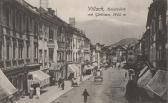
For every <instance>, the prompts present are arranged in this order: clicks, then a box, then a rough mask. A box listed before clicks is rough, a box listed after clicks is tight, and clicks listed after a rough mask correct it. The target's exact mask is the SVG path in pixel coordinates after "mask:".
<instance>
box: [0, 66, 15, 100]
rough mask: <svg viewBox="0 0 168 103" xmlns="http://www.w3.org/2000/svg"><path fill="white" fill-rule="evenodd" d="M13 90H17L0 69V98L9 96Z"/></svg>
mask: <svg viewBox="0 0 168 103" xmlns="http://www.w3.org/2000/svg"><path fill="white" fill-rule="evenodd" d="M15 92H17V89H16V88H15V87H14V86H13V85H12V83H11V82H10V81H9V80H8V78H7V77H6V76H5V74H4V73H3V72H2V70H1V69H0V100H2V99H4V98H6V97H8V96H11V95H12V94H14V93H15Z"/></svg>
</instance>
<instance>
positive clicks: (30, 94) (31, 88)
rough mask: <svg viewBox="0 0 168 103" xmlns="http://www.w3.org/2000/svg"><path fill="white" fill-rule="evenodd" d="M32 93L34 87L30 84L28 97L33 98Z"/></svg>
mask: <svg viewBox="0 0 168 103" xmlns="http://www.w3.org/2000/svg"><path fill="white" fill-rule="evenodd" d="M33 93H34V88H33V85H31V86H30V93H29V98H30V99H32V98H33Z"/></svg>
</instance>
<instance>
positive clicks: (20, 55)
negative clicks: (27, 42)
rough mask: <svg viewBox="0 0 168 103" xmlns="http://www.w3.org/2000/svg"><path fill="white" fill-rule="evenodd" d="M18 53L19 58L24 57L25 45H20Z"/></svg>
mask: <svg viewBox="0 0 168 103" xmlns="http://www.w3.org/2000/svg"><path fill="white" fill-rule="evenodd" d="M18 54H19V59H22V57H23V46H22V45H19V48H18Z"/></svg>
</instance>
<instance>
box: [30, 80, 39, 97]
mask: <svg viewBox="0 0 168 103" xmlns="http://www.w3.org/2000/svg"><path fill="white" fill-rule="evenodd" d="M40 91H41V90H40V83H36V84H32V85H31V86H30V93H29V98H30V99H32V98H33V95H36V97H37V99H39V98H40Z"/></svg>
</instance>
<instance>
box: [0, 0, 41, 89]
mask: <svg viewBox="0 0 168 103" xmlns="http://www.w3.org/2000/svg"><path fill="white" fill-rule="evenodd" d="M38 23H39V13H38V12H36V8H34V7H32V6H30V5H29V4H27V3H26V2H24V1H18V0H1V1H0V31H1V32H0V36H1V44H0V69H2V70H3V72H4V73H5V75H6V76H7V77H8V79H9V80H10V81H11V83H12V84H13V85H14V86H15V87H16V88H17V89H18V90H19V91H20V92H25V91H26V90H27V74H28V73H29V72H31V71H35V70H37V69H40V65H39V64H38Z"/></svg>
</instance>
